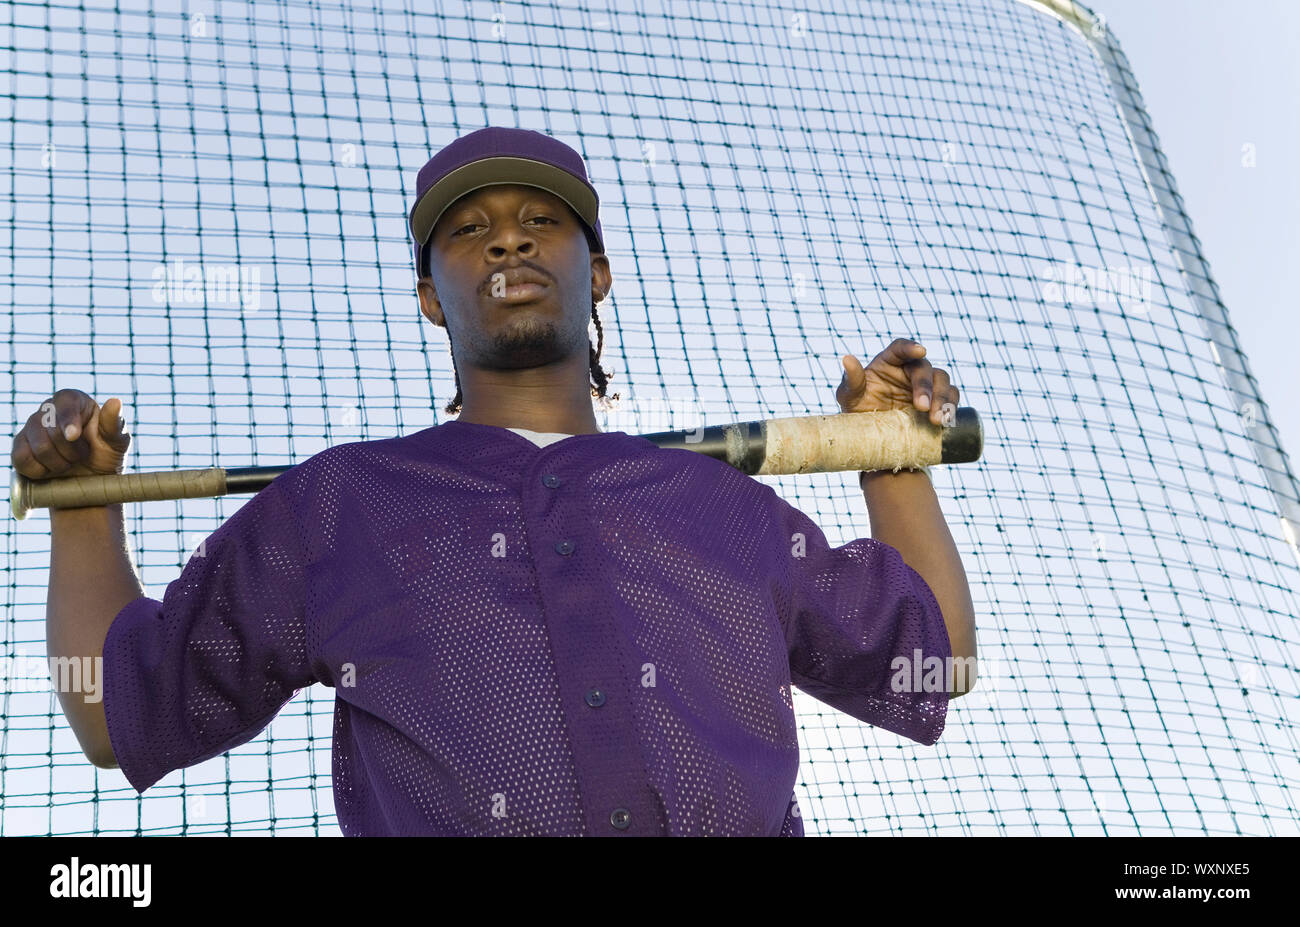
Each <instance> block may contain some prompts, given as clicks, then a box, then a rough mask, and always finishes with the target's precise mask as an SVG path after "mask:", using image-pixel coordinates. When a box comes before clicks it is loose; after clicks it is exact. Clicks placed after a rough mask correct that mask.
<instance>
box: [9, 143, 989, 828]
mask: <svg viewBox="0 0 1300 927" xmlns="http://www.w3.org/2000/svg"><path fill="white" fill-rule="evenodd" d="M597 206H598V200H597V195H596V192H595V190H594V189H593V188H592V186H591V184H590V182H589V181H588V178H587V173H586V168H585V165H584V164H583V161H582V158H581V157H580V156H579V155H578V154H577V153H576V152H575V151H573V150H572V149H571V148H569V147H568V146H567V145H565V144H563V143H561V142H560V141H558V140H556V139H554V138H551V137H549V136H546V135H543V134H541V133H537V132H532V131H527V130H522V129H507V128H487V129H482V130H480V131H477V132H472V133H470V134H468V135H466V136H464V137H462V138H459V139H457V140H456V141H454V142H453V143H451V144H450V145H448V146H447V147H446V148H444V149H443V150H442V151H440V152H439V153H438V154H436V155H435V156H434V157H433V158H432V159H431V160H430V161H429V162H428V164H426V165H425V166H424V168H423V169H421V170H420V172H419V176H418V180H417V184H416V201H415V204H414V206H413V208H412V210H411V212H410V216H409V224H410V231H411V234H412V237H413V239H414V255H415V261H416V268H417V278H418V282H417V292H418V296H419V302H420V309H421V311H422V312H423V314H424V315H425V317H426V318H428V319H429V320H430V321H431V322H433V323H434V324H435V325H438V326H440V327H442V328H445V329H446V331H447V337H448V339H449V343H450V347H451V351H452V357H453V362H454V368H455V372H456V385H457V393H456V397H455V399H454V400H453V401H452V403H451V404H450V405H449V406H448V407H447V411H448V413H456V412H459V416H458V417H456V418H452V419H449V420H447V421H445V422H443V423H442V424H439V425H436V426H433V427H430V428H426V429H424V430H422V431H418V432H415V433H413V434H409V435H403V436H399V437H393V438H387V439H382V440H374V441H358V442H352V443H348V444H341V445H336V446H334V447H331V448H329V449H327V450H325V451H323V452H321V453H319V454H317V455H315V456H314V457H311V458H310V459H308V460H306V461H304V462H303V463H301V464H299V465H297V466H295V467H292V468H291V469H289V470H288V471H286V472H285V473H284V474H282V475H281V476H279V477H277V478H276V479H275V480H274V481H273V482H272V483H271V484H270V485H269V486H267V488H265V489H263V490H262V491H261V492H259V493H257V495H255V496H254V497H253V498H252V499H251V500H250V501H249V502H247V503H246V504H245V505H244V506H243V507H241V508H240V509H239V510H238V511H237V512H236V513H235V514H234V515H233V516H232V517H230V518H229V519H227V520H226V521H225V522H224V523H223V524H222V525H221V526H220V527H219V528H218V529H217V530H216V531H215V532H214V533H213V534H212V535H211V536H210V537H209V538H208V539H207V540H206V541H205V542H204V544H203V545H201V546H200V548H199V549H198V550H196V551H195V552H194V554H193V555H192V556H191V557H190V558H189V560H188V561H187V563H186V565H185V567H184V569H183V570H182V572H181V574H180V576H179V577H178V578H177V579H175V580H174V581H173V582H171V583H170V584H169V585H168V586H167V589H166V592H165V593H164V595H163V596H162V598H161V599H160V600H158V599H153V598H149V597H147V596H145V595H144V589H143V586H142V585H141V583H140V581H139V579H138V578H137V575H136V572H135V569H134V567H133V565H132V563H131V559H130V556H129V553H128V548H127V544H126V540H125V534H124V530H123V520H122V511H121V506H120V505H111V506H105V507H87V508H78V509H57V510H52V511H51V513H50V523H51V532H52V539H51V545H52V547H51V551H52V552H51V563H50V586H49V602H48V612H47V627H48V643H49V655H50V657H51V658H56V657H60V656H90V657H100V656H102V658H103V664H102V691H103V698H102V701H90V700H87V699H85V698H80V697H78V696H77V694H76V693H71V692H68V693H65V692H60V699H61V702H62V706H63V710H64V712H65V714H66V716H67V718H68V722H69V724H70V725H71V727H72V729H73V731H74V732H75V733H76V735H77V737H78V739H79V741H80V743H81V746H82V748H83V749H84V751H85V753H86V755H87V757H88V758H89V759H90V760H91V762H93V763H94V764H95V765H96V766H98V767H101V768H105V769H109V768H119V769H120V770H121V771H122V773H123V775H124V776H125V777H126V779H127V780H128V781H129V782H130V783H131V785H132V786H133V787H134V788H135V789H136V790H138V791H139V792H142V793H143V792H144V791H146V790H147V789H148V788H150V787H151V786H152V785H153V784H154V783H156V782H157V781H158V780H160V779H161V778H162V777H163V776H165V775H166V774H167V773H169V772H171V771H173V770H176V769H179V768H182V767H186V766H190V765H193V764H196V763H199V762H202V761H204V760H207V759H210V758H212V757H215V756H218V755H220V754H222V753H224V752H226V751H228V750H230V749H231V748H233V747H235V746H238V745H239V744H242V743H245V742H246V741H248V740H250V739H252V738H253V737H254V736H256V735H257V734H258V733H259V732H260V731H262V730H263V729H264V728H265V727H266V725H267V724H269V723H270V721H271V720H272V719H273V718H274V717H275V716H276V714H277V713H278V712H279V711H280V709H281V708H282V707H283V706H284V705H285V704H286V703H287V702H288V701H289V700H290V699H291V698H292V697H293V696H294V695H295V694H296V693H297V692H298V691H300V690H301V689H303V688H305V687H307V686H310V685H313V684H316V683H320V684H323V685H326V686H330V687H332V688H333V689H334V690H335V694H336V699H335V714H334V739H333V784H334V799H335V808H336V812H337V816H338V821H339V825H340V828H341V829H342V831H343V833H344V834H345V835H514V836H519V835H587V836H633V835H696V836H703V835H734V836H740V835H771V836H801V835H802V834H803V832H804V829H803V823H802V820H801V817H800V809H799V806H798V803H797V801H796V800H795V797H794V789H795V784H796V781H797V774H798V742H797V737H796V722H795V714H794V707H793V702H792V697H791V686H792V685H794V686H797V687H799V688H800V689H801V690H802V691H804V692H806V693H808V694H809V695H811V696H813V697H815V698H817V699H819V700H821V701H822V702H824V703H826V704H828V705H830V706H833V707H834V708H837V709H839V710H840V711H843V712H845V713H846V714H848V715H851V716H852V717H854V718H857V719H859V720H861V721H864V722H866V723H869V724H873V725H876V726H878V727H882V728H884V729H886V730H889V731H892V732H895V733H897V734H899V735H901V736H904V737H907V738H909V739H911V740H913V741H915V742H917V743H921V744H926V745H929V744H933V743H935V742H936V741H937V740H938V738H939V736H940V734H941V732H942V730H943V726H944V720H945V716H946V711H947V704H948V701H949V699H950V698H953V697H956V696H960V695H962V694H964V693H965V692H966V691H968V689H969V688H970V686H971V685H972V684H973V682H974V675H973V671H972V669H971V668H972V667H973V663H974V657H975V631H974V610H973V607H972V604H971V598H970V593H969V590H968V588H967V584H966V578H965V574H964V572H963V569H962V565H961V560H960V557H959V556H958V553H957V551H956V549H955V546H954V544H953V541H952V537H951V535H950V534H949V531H948V528H947V525H946V524H945V522H944V519H943V515H942V512H941V510H940V506H939V502H938V499H937V497H936V494H935V491H934V488H933V487H932V485H931V483H930V480H929V479H928V476H927V474H925V473H922V472H916V471H907V470H903V471H899V472H889V471H878V472H871V473H864V474H861V476H860V484H861V486H862V489H863V492H864V498H865V503H866V505H867V508H868V511H869V514H870V518H871V524H872V530H873V537H871V538H860V539H857V540H854V541H852V542H850V543H848V544H845V545H843V546H840V547H831V546H830V545H829V544H828V542H827V539H826V537H825V535H824V534H823V533H822V531H821V530H820V529H819V528H818V526H817V525H816V524H815V523H814V522H813V521H812V520H811V519H809V518H808V517H807V516H806V515H804V514H803V513H802V512H800V511H799V510H798V509H795V508H794V507H792V506H791V505H789V504H788V503H786V502H785V501H784V500H783V499H782V498H781V497H780V496H779V495H777V494H776V493H775V492H774V491H773V490H772V489H771V488H770V487H768V486H767V485H765V484H763V483H761V482H759V481H758V480H755V479H753V478H751V477H748V476H746V475H744V474H742V473H740V472H739V471H737V470H735V469H734V468H732V467H730V466H728V465H727V464H725V463H722V462H720V461H718V460H715V459H713V458H711V457H708V456H706V455H703V454H698V453H694V452H692V451H688V450H680V449H667V448H659V447H657V446H656V445H654V444H652V443H651V442H650V441H647V440H646V439H644V438H641V437H638V436H635V435H629V434H626V433H624V432H617V431H615V432H601V431H600V429H599V428H598V427H597V423H596V418H595V414H594V411H593V408H592V398H593V397H603V396H604V395H605V391H606V385H607V382H608V374H606V373H605V372H604V371H603V370H602V369H601V368H600V365H599V359H600V354H601V348H602V346H603V333H602V330H601V326H600V320H599V318H598V316H597V314H596V304H597V303H599V302H600V301H601V300H603V299H604V298H605V297H606V296H607V294H608V293H609V290H610V284H611V276H610V265H609V260H608V258H607V257H606V256H605V254H604V250H605V249H604V242H603V237H602V233H601V228H600V222H599V220H598V218H597ZM589 323H590V324H592V325H594V326H595V328H596V332H597V343H596V346H595V347H592V345H591V338H590V335H589V331H588V326H589ZM924 354H925V349H924V347H922V346H921V345H919V344H917V343H916V342H914V341H910V340H906V339H898V340H896V341H894V342H893V343H892V344H890V345H889V346H888V347H887V348H886V349H885V350H884V351H882V352H881V353H880V354H878V355H877V356H876V357H875V358H874V359H873V360H872V361H871V362H870V363H869V364H868V365H867V366H866V367H865V368H864V367H863V366H862V364H861V363H859V362H858V360H857V359H856V358H855V357H853V356H852V355H846V356H845V357H843V358H842V364H843V366H844V374H843V378H842V380H841V382H840V384H839V387H838V390H837V392H836V399H837V401H838V403H839V406H840V409H841V410H842V411H846V412H851V411H865V410H886V409H892V408H908V409H910V408H912V407H916V408H920V409H929V410H930V411H931V418H932V420H934V421H935V422H939V421H940V420H941V417H942V415H943V409H944V408H945V407H946V405H947V404H949V403H951V404H952V405H953V407H955V404H956V402H957V398H958V391H957V388H956V387H955V386H954V385H953V384H952V380H951V377H950V376H949V374H948V373H946V372H945V371H943V370H940V369H938V368H936V367H933V366H932V365H931V363H930V362H929V361H928V360H926V358H925V356H924ZM129 443H130V436H129V434H128V433H127V432H126V427H125V419H124V416H123V413H122V405H121V402H120V400H119V399H117V398H112V399H110V400H108V401H107V402H106V403H105V404H104V405H103V406H100V405H99V404H98V403H97V402H96V401H95V400H94V399H92V398H91V397H90V396H88V395H87V394H85V393H83V392H81V391H79V390H72V389H65V390H61V391H59V392H57V393H55V394H54V395H53V396H52V397H50V399H49V400H48V401H47V402H45V403H43V404H42V406H41V408H40V409H38V410H37V411H36V412H35V413H33V414H32V416H31V418H29V419H28V421H27V423H26V425H25V426H24V427H23V428H22V430H21V431H20V432H19V433H18V435H17V436H16V438H15V441H14V448H13V452H12V458H13V466H14V468H15V469H16V470H17V471H18V472H19V473H21V474H23V475H24V476H27V477H29V478H32V479H53V478H60V477H66V476H72V475H83V474H96V473H114V472H119V471H120V470H121V468H122V462H123V459H124V455H125V453H126V450H127V447H128V445H129Z"/></svg>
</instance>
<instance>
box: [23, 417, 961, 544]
mask: <svg viewBox="0 0 1300 927" xmlns="http://www.w3.org/2000/svg"><path fill="white" fill-rule="evenodd" d="M638 437H642V438H645V439H646V440H648V441H651V442H653V443H654V444H656V445H658V446H659V447H661V448H681V449H684V450H688V451H696V452H698V453H701V454H706V455H708V456H709V457H713V458H715V459H717V460H721V461H723V462H724V463H726V464H729V465H730V466H732V467H735V468H736V469H737V470H739V471H740V472H741V473H745V474H748V475H750V476H768V475H782V474H792V473H828V472H836V471H844V470H898V469H901V468H904V467H908V468H911V467H928V466H932V465H934V464H953V463H970V462H971V461H974V460H978V459H979V457H980V454H981V453H983V451H984V426H983V423H982V422H981V421H980V417H979V413H978V412H976V411H975V410H974V409H972V408H970V407H968V406H962V407H960V408H958V409H957V411H956V414H955V415H954V416H953V417H952V419H951V420H950V421H948V422H945V423H944V424H942V425H935V424H933V423H932V422H931V421H930V419H929V413H928V412H922V411H920V410H918V409H894V410H891V411H889V412H841V413H838V414H836V415H804V416H796V417H793V418H770V419H762V420H759V421H754V422H740V423H738V424H731V425H708V426H705V427H702V428H694V429H685V430H682V431H660V432H655V433H653V434H645V435H639V436H638ZM292 466H294V465H292V464H290V465H288V466H281V467H240V468H234V469H226V468H223V467H209V468H207V469H200V470H161V471H157V472H152V473H117V474H105V475H102V476H74V477H63V478H56V479H50V480H32V479H28V478H27V477H25V476H21V475H20V474H19V473H18V472H17V471H15V472H14V473H13V476H12V478H11V480H10V483H9V509H10V512H11V513H12V514H13V517H14V518H15V519H18V520H20V521H21V520H22V519H23V518H26V517H27V513H28V512H29V511H30V510H31V509H36V508H56V509H57V508H81V507H84V506H93V505H111V504H113V503H117V502H152V501H157V500H163V499H190V498H199V497H212V496H224V495H228V494H230V493H245V492H249V493H253V492H257V491H258V490H261V489H263V488H265V487H266V486H267V485H269V484H270V482H271V481H272V480H274V479H275V478H276V477H277V476H279V475H280V474H281V473H284V472H285V471H286V470H289V469H291V468H292Z"/></svg>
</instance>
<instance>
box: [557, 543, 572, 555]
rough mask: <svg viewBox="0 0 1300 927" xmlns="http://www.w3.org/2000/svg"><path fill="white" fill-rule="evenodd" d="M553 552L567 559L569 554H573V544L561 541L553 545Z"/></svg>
mask: <svg viewBox="0 0 1300 927" xmlns="http://www.w3.org/2000/svg"><path fill="white" fill-rule="evenodd" d="M555 552H556V553H557V554H560V555H561V556H564V557H567V556H568V555H569V554H571V553H573V542H572V541H561V542H560V543H558V544H556V545H555Z"/></svg>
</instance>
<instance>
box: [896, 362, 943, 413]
mask: <svg viewBox="0 0 1300 927" xmlns="http://www.w3.org/2000/svg"><path fill="white" fill-rule="evenodd" d="M905 367H906V369H907V371H908V375H909V376H910V377H911V380H912V404H913V405H915V406H916V407H917V408H918V409H929V408H930V407H931V405H932V403H931V399H932V398H933V396H934V365H933V364H931V363H930V362H929V361H928V360H925V359H924V358H921V359H920V360H913V361H908V362H907V364H906V365H905ZM945 376H946V374H945Z"/></svg>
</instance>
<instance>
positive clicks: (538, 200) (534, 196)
mask: <svg viewBox="0 0 1300 927" xmlns="http://www.w3.org/2000/svg"><path fill="white" fill-rule="evenodd" d="M557 200H558V197H556V196H555V195H554V194H551V195H549V196H548V195H547V193H546V191H545V190H538V191H536V193H530V194H528V195H527V196H526V197H525V198H524V200H523V202H522V203H521V205H522V206H531V205H534V204H537V205H541V206H546V207H548V208H552V209H558V208H559V207H560V206H561V205H563V203H562V202H557ZM481 208H483V201H482V198H481V197H480V198H477V199H474V200H471V201H468V202H463V203H458V204H457V205H456V206H454V207H452V208H451V209H449V210H448V211H447V214H448V215H454V214H456V213H458V212H460V211H461V210H465V209H481Z"/></svg>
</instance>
